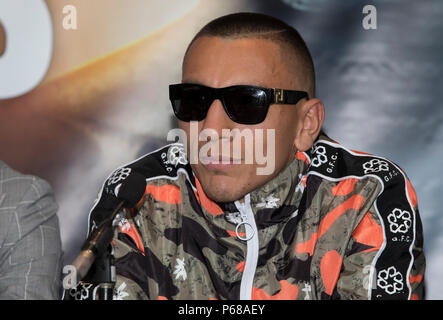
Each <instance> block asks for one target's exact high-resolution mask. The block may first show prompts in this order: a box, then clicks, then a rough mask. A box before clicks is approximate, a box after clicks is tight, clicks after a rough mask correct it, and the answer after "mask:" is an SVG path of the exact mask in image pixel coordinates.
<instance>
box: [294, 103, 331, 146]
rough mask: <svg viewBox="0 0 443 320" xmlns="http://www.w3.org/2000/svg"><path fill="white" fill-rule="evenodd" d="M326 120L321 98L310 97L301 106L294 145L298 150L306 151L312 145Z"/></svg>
mask: <svg viewBox="0 0 443 320" xmlns="http://www.w3.org/2000/svg"><path fill="white" fill-rule="evenodd" d="M324 120H325V107H324V105H323V102H322V101H321V100H320V99H317V98H313V99H310V100H308V101H306V102H305V103H304V104H303V105H302V106H300V108H299V112H298V121H297V124H298V126H297V132H296V135H295V139H294V146H295V148H297V150H298V151H306V150H308V149H309V148H310V147H311V146H312V144H313V143H314V141H315V139H317V136H318V134H319V133H320V130H321V128H322V126H323V122H324Z"/></svg>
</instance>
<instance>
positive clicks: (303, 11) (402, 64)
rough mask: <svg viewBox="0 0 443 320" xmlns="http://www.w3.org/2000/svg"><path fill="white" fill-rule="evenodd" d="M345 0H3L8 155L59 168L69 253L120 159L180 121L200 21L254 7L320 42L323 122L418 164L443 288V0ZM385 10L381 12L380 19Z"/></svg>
mask: <svg viewBox="0 0 443 320" xmlns="http://www.w3.org/2000/svg"><path fill="white" fill-rule="evenodd" d="M349 2H351V1H339V0H223V1H222V0H217V1H215V0H200V1H198V0H185V1H183V0H46V1H43V0H22V1H16V0H2V1H1V2H0V159H2V160H3V161H5V162H7V163H8V164H9V165H10V166H12V167H13V168H15V169H17V170H19V171H22V172H24V173H31V174H35V175H38V176H41V177H43V178H45V179H46V180H48V181H49V182H50V183H51V185H52V186H53V187H54V189H55V192H56V197H57V200H58V202H59V205H60V209H59V213H58V214H59V219H60V226H61V234H62V241H63V248H64V264H69V263H70V262H72V260H73V259H74V258H75V256H76V255H77V254H78V252H79V248H80V245H81V243H82V242H83V240H84V238H85V236H86V231H87V217H88V214H89V210H90V208H91V206H92V204H93V201H94V199H95V198H96V196H97V192H98V191H99V189H100V187H101V184H102V183H103V180H104V179H105V178H106V177H107V176H108V175H109V174H110V172H111V171H112V170H113V169H114V168H116V167H117V166H120V165H121V164H124V163H127V162H129V161H131V160H133V159H135V158H137V157H139V156H140V155H142V154H144V153H147V152H149V151H151V150H154V149H155V148H157V147H159V146H160V145H162V144H163V143H165V141H166V135H167V132H168V131H169V130H170V129H171V128H173V127H175V125H176V124H175V122H174V119H173V117H172V111H171V108H170V105H169V101H168V90H167V88H168V85H169V84H170V83H175V82H180V79H181V61H182V58H183V54H184V51H185V48H186V46H187V44H188V43H189V41H190V40H191V39H192V37H193V36H194V34H195V33H196V32H197V31H198V30H199V29H200V28H201V27H202V26H203V25H204V24H206V23H207V22H208V21H210V20H212V19H213V18H216V17H218V16H221V15H224V14H228V13H232V12H239V11H253V12H262V13H267V14H271V15H273V16H275V17H277V18H280V19H282V20H284V21H286V22H287V23H289V24H291V25H293V26H294V27H296V28H297V29H298V30H299V31H300V33H301V34H302V36H303V37H304V38H305V40H306V42H307V44H308V46H309V48H310V49H311V52H312V55H313V58H314V62H315V67H316V75H317V88H318V91H317V96H318V97H319V98H320V99H322V100H323V101H324V103H325V107H326V122H325V129H326V131H327V133H328V134H329V135H330V136H331V137H332V138H334V139H335V140H337V141H339V142H340V143H342V144H344V145H345V146H348V147H350V148H352V149H357V150H362V151H365V152H369V153H373V154H377V155H381V156H384V157H387V158H390V159H391V160H393V161H394V162H396V163H398V164H399V165H400V166H402V167H403V169H405V171H406V172H407V173H408V175H409V178H410V180H411V181H412V183H413V185H414V186H415V189H416V191H417V194H418V199H419V207H420V213H421V218H422V221H423V225H424V235H425V251H426V256H427V278H426V283H427V298H428V299H443V287H442V285H443V274H442V273H441V270H443V251H442V249H441V248H443V232H441V229H442V228H443V215H442V212H441V204H440V201H441V197H442V195H443V181H442V178H443V172H442V169H441V163H442V161H441V158H442V157H443V108H442V105H441V101H442V100H443V90H442V89H443V80H442V79H443V77H442V76H441V75H442V74H443V60H442V58H441V57H442V56H443V43H442V41H441V34H442V33H443V3H442V2H440V1H437V0H436V1H423V2H418V1H414V0H379V1H371V5H373V6H374V7H375V9H376V29H365V28H364V24H363V20H364V18H365V16H366V15H367V13H364V12H363V8H364V6H365V5H366V4H367V2H366V1H358V0H354V1H352V4H349ZM372 22H374V20H373V21H372Z"/></svg>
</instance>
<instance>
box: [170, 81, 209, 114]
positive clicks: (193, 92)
mask: <svg viewBox="0 0 443 320" xmlns="http://www.w3.org/2000/svg"><path fill="white" fill-rule="evenodd" d="M210 97H211V94H210V91H209V90H207V88H205V87H202V86H198V85H186V84H178V85H171V86H170V87H169V99H170V100H171V103H172V108H173V109H174V113H175V115H176V116H177V118H178V119H180V120H181V121H186V122H189V121H201V120H203V119H204V118H205V117H206V113H207V112H208V109H209V106H210V105H211V98H210Z"/></svg>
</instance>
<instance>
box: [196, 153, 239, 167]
mask: <svg viewBox="0 0 443 320" xmlns="http://www.w3.org/2000/svg"><path fill="white" fill-rule="evenodd" d="M200 162H201V163H202V164H203V165H204V166H206V167H208V168H213V169H227V168H229V167H232V166H235V165H238V164H241V163H242V161H241V159H238V158H232V157H222V156H219V157H201V159H200Z"/></svg>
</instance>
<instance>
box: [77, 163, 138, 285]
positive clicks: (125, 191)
mask: <svg viewBox="0 0 443 320" xmlns="http://www.w3.org/2000/svg"><path fill="white" fill-rule="evenodd" d="M116 190H118V192H117V198H118V199H119V200H121V201H120V202H119V204H118V205H117V206H116V207H115V209H114V210H113V211H112V213H111V215H110V216H109V217H108V218H106V219H105V220H104V221H103V222H102V223H101V224H100V225H99V227H98V228H96V229H95V230H94V231H92V232H91V233H90V234H89V236H88V238H87V239H86V240H85V242H84V243H83V245H82V247H81V252H80V254H79V255H78V256H77V258H76V259H75V260H74V262H73V263H72V266H74V267H75V269H76V270H77V279H80V280H81V279H83V278H84V277H85V276H86V274H87V273H88V271H89V269H90V268H91V266H92V264H93V263H94V261H95V259H96V257H98V256H100V254H102V253H103V251H104V250H105V249H106V248H107V246H108V244H109V243H110V242H111V240H112V237H113V228H112V222H113V221H114V218H115V216H116V215H117V213H118V212H119V211H120V210H121V209H122V208H123V207H124V208H128V209H129V208H133V207H135V206H136V205H137V203H138V202H139V201H140V200H141V198H142V197H143V195H144V194H145V190H146V179H145V177H143V175H141V174H140V173H137V172H132V173H131V174H129V175H128V176H127V177H126V179H124V180H123V182H122V183H121V184H120V186H117V188H116Z"/></svg>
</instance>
